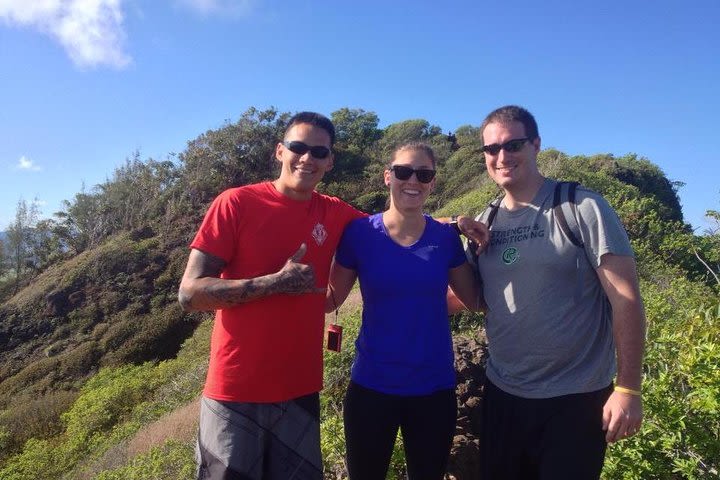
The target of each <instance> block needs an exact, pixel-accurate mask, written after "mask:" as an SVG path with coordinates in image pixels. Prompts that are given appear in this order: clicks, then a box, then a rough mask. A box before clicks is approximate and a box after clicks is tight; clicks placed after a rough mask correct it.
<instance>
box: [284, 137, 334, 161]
mask: <svg viewBox="0 0 720 480" xmlns="http://www.w3.org/2000/svg"><path fill="white" fill-rule="evenodd" d="M283 145H285V148H287V149H288V150H290V151H291V152H293V153H297V154H298V155H305V154H306V153H307V152H310V155H312V156H313V157H315V158H319V159H323V158H325V157H327V156H328V155H330V149H329V148H327V147H324V146H322V145H316V146H314V147H311V146H310V145H308V144H307V143H303V142H298V141H293V142H283Z"/></svg>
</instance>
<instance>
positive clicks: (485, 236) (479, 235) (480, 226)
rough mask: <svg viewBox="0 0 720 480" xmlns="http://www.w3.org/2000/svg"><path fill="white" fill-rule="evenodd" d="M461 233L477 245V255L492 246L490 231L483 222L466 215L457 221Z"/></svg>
mask: <svg viewBox="0 0 720 480" xmlns="http://www.w3.org/2000/svg"><path fill="white" fill-rule="evenodd" d="M457 224H458V228H459V229H460V231H461V232H462V233H463V235H465V236H466V237H467V238H469V239H470V240H471V241H473V242H474V243H475V244H476V245H477V249H476V251H475V253H477V254H478V255H480V254H481V253H482V252H484V251H485V249H486V248H487V247H488V245H490V229H489V228H488V227H487V225H485V224H484V223H482V222H478V221H477V220H474V219H472V218H470V217H466V216H465V215H460V216H459V217H458V219H457Z"/></svg>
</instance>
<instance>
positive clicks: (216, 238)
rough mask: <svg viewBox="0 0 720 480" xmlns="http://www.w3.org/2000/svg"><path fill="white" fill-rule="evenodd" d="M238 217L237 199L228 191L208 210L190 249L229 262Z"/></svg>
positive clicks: (235, 235)
mask: <svg viewBox="0 0 720 480" xmlns="http://www.w3.org/2000/svg"><path fill="white" fill-rule="evenodd" d="M239 217H240V212H239V211H238V202H237V199H235V198H233V197H232V196H231V194H230V191H225V192H223V193H221V194H220V195H218V196H217V198H215V200H213V202H212V204H211V205H210V208H208V211H207V213H206V214H205V218H204V219H203V221H202V224H200V229H199V230H198V232H197V234H196V235H195V239H194V240H193V241H192V243H191V244H190V247H191V248H195V249H197V250H201V251H203V252H205V253H209V254H210V255H214V256H216V257H219V258H222V259H223V260H225V262H229V261H230V260H231V259H232V256H233V252H234V246H235V245H236V241H235V238H237V226H238V225H239V224H240V222H239Z"/></svg>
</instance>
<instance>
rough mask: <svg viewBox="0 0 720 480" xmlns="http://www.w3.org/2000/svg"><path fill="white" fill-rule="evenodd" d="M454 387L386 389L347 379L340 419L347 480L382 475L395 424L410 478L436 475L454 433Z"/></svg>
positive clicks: (435, 479)
mask: <svg viewBox="0 0 720 480" xmlns="http://www.w3.org/2000/svg"><path fill="white" fill-rule="evenodd" d="M456 416H457V407H456V403H455V390H454V389H451V390H440V391H437V392H434V393H431V394H429V395H416V396H401V395H388V394H385V393H381V392H378V391H375V390H371V389H369V388H365V387H363V386H361V385H358V384H356V383H353V382H350V386H349V387H348V391H347V395H346V396H345V408H344V413H343V420H344V423H345V443H346V446H347V461H348V472H349V474H350V478H351V479H352V480H384V479H385V475H386V474H387V470H388V466H389V465H390V457H391V456H392V451H393V446H394V445H395V437H396V436H397V431H398V428H400V430H401V432H402V438H403V444H404V446H405V460H406V462H407V474H408V478H409V479H410V480H420V479H427V480H440V479H442V478H443V475H444V474H445V469H446V467H447V462H448V457H449V456H450V446H451V444H452V439H453V435H454V433H455V421H456Z"/></svg>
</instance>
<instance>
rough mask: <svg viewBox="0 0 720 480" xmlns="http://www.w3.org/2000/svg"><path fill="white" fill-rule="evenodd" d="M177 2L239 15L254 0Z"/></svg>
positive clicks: (215, 12)
mask: <svg viewBox="0 0 720 480" xmlns="http://www.w3.org/2000/svg"><path fill="white" fill-rule="evenodd" d="M0 1H2V0H0ZM177 3H179V4H180V5H183V6H185V7H187V8H190V9H191V10H195V11H196V12H199V13H201V14H203V15H218V14H220V15H232V16H241V15H245V14H247V13H249V12H250V10H252V7H253V3H254V0H177Z"/></svg>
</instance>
